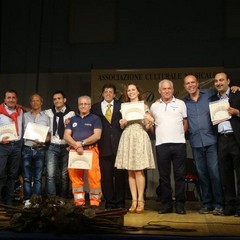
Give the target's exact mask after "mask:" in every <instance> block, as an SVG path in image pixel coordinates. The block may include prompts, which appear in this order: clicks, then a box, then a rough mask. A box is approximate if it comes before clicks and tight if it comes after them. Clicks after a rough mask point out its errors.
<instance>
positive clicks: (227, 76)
mask: <svg viewBox="0 0 240 240" xmlns="http://www.w3.org/2000/svg"><path fill="white" fill-rule="evenodd" d="M221 73H223V74H225V75H226V78H227V79H229V75H228V74H227V73H226V72H217V73H216V74H215V76H216V75H217V74H221ZM215 76H214V77H215Z"/></svg>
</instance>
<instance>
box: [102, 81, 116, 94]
mask: <svg viewBox="0 0 240 240" xmlns="http://www.w3.org/2000/svg"><path fill="white" fill-rule="evenodd" d="M106 88H112V89H113V92H114V93H116V86H115V85H114V84H111V83H106V84H104V85H103V86H102V93H103V92H104V90H105V89H106Z"/></svg>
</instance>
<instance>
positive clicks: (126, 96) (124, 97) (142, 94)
mask: <svg viewBox="0 0 240 240" xmlns="http://www.w3.org/2000/svg"><path fill="white" fill-rule="evenodd" d="M130 85H134V86H135V87H136V88H137V90H138V92H139V95H138V100H139V101H144V100H145V96H144V93H143V90H142V89H141V88H140V87H139V86H137V85H136V84H135V83H129V84H128V85H127V86H126V88H125V89H124V92H123V102H130V98H129V97H128V95H127V91H128V87H129V86H130Z"/></svg>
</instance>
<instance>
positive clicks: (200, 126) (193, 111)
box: [184, 89, 217, 148]
mask: <svg viewBox="0 0 240 240" xmlns="http://www.w3.org/2000/svg"><path fill="white" fill-rule="evenodd" d="M215 94H216V90H215V89H203V90H200V92H199V98H198V100H197V101H193V100H192V99H191V98H190V97H189V96H187V97H185V98H184V102H185V104H186V106H187V116H188V123H189V133H190V144H191V146H192V147H196V148H197V147H206V146H210V145H212V144H215V143H217V131H216V129H215V128H214V127H213V125H212V122H211V118H210V112H209V102H210V100H211V97H212V96H213V95H215Z"/></svg>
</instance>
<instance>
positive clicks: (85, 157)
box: [68, 150, 93, 169]
mask: <svg viewBox="0 0 240 240" xmlns="http://www.w3.org/2000/svg"><path fill="white" fill-rule="evenodd" d="M92 158H93V151H91V150H84V151H83V154H82V155H80V154H79V153H77V152H76V151H74V150H70V152H69V157H68V168H76V169H92Z"/></svg>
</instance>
